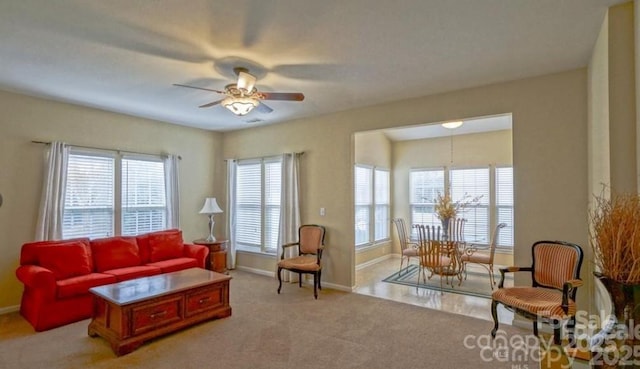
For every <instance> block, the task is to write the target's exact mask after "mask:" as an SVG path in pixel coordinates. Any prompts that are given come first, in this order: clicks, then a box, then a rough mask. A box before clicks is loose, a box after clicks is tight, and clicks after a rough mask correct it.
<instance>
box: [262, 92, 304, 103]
mask: <svg viewBox="0 0 640 369" xmlns="http://www.w3.org/2000/svg"><path fill="white" fill-rule="evenodd" d="M260 96H261V97H262V99H263V100H283V101H302V100H304V94H302V93H300V92H260Z"/></svg>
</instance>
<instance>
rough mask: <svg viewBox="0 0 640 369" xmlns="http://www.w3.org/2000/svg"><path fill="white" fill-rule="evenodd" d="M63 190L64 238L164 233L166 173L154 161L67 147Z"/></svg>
mask: <svg viewBox="0 0 640 369" xmlns="http://www.w3.org/2000/svg"><path fill="white" fill-rule="evenodd" d="M116 173H117V174H118V175H116ZM65 191H66V193H65V203H64V213H63V225H62V237H63V238H75V237H89V238H100V237H110V236H113V235H118V234H120V235H137V234H140V233H145V232H152V231H156V230H161V229H165V228H166V217H167V205H166V203H167V202H166V192H165V173H164V163H163V161H162V158H160V157H159V156H151V155H149V156H147V155H133V156H130V155H122V154H119V153H116V152H111V151H97V150H80V149H74V148H72V149H71V152H70V154H69V162H68V165H67V183H66V187H65Z"/></svg>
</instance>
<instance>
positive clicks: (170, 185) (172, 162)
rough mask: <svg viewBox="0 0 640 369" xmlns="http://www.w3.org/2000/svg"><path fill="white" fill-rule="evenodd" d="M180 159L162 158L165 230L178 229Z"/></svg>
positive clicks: (170, 155) (175, 156)
mask: <svg viewBox="0 0 640 369" xmlns="http://www.w3.org/2000/svg"><path fill="white" fill-rule="evenodd" d="M179 163H180V157H179V156H178V155H173V154H169V155H167V156H166V157H164V182H165V191H166V193H167V228H180V171H179Z"/></svg>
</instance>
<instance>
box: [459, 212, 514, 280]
mask: <svg viewBox="0 0 640 369" xmlns="http://www.w3.org/2000/svg"><path fill="white" fill-rule="evenodd" d="M506 226H507V224H506V223H500V224H498V225H497V226H496V228H495V229H494V230H493V234H492V235H491V243H490V244H489V249H488V250H487V251H488V252H479V251H480V250H479V249H477V248H476V247H475V246H472V247H469V248H468V249H467V250H465V252H464V253H463V254H462V257H461V260H462V270H463V271H464V279H465V280H466V279H467V265H468V264H478V265H480V266H482V267H484V268H485V269H487V271H488V272H489V284H490V285H491V290H492V291H493V286H495V285H496V278H495V276H494V275H493V259H494V256H495V253H496V246H497V244H498V235H499V234H500V230H501V229H502V228H504V227H506Z"/></svg>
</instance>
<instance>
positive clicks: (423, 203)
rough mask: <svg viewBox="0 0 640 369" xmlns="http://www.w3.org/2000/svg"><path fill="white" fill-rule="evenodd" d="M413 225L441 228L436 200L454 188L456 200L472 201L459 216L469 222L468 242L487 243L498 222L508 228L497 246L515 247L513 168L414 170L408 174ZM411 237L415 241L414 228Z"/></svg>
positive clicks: (466, 228) (453, 195)
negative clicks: (475, 200) (439, 195)
mask: <svg viewBox="0 0 640 369" xmlns="http://www.w3.org/2000/svg"><path fill="white" fill-rule="evenodd" d="M409 185H410V195H409V196H410V199H409V201H410V207H411V224H425V225H435V226H438V225H441V222H440V219H438V217H437V215H436V214H435V212H434V205H435V204H434V201H435V199H436V198H437V195H438V193H440V194H442V193H444V191H445V188H450V189H451V198H452V199H453V201H461V200H462V201H464V200H463V199H465V198H466V199H467V200H471V199H473V198H476V197H478V196H481V197H480V199H479V201H478V202H477V203H472V204H470V205H467V206H466V207H465V209H464V210H463V211H462V213H461V214H459V216H460V217H463V218H465V219H467V223H466V224H465V229H464V231H465V239H466V240H467V241H468V242H473V243H479V244H488V243H489V242H490V237H491V232H492V231H493V229H494V227H495V225H496V224H498V223H506V224H507V227H506V228H504V229H502V230H501V231H500V234H499V237H498V246H499V247H503V248H511V247H513V168H512V167H510V166H509V167H506V166H505V167H496V168H495V170H493V169H492V167H483V168H437V169H414V170H411V172H410V173H409ZM411 238H412V239H416V238H417V235H416V234H415V232H414V230H413V228H412V229H411Z"/></svg>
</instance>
